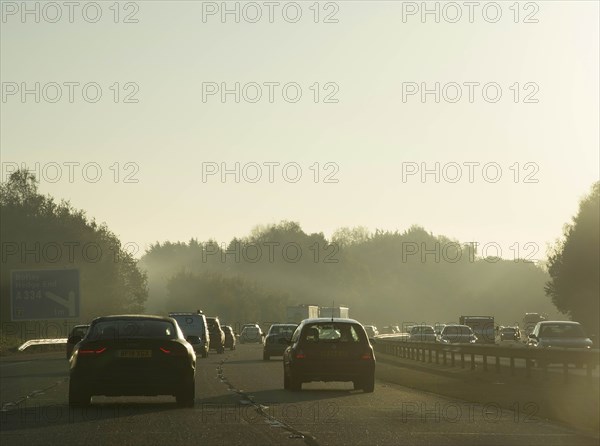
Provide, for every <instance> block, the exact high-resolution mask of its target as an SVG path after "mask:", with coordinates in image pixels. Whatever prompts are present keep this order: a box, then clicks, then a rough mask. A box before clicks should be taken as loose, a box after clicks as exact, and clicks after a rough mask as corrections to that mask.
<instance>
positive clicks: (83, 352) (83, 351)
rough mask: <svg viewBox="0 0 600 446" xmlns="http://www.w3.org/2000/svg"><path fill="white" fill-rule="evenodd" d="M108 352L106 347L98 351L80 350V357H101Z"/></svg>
mask: <svg viewBox="0 0 600 446" xmlns="http://www.w3.org/2000/svg"><path fill="white" fill-rule="evenodd" d="M105 351H106V347H100V348H98V349H96V350H89V349H88V350H79V354H80V355H99V354H101V353H104V352H105Z"/></svg>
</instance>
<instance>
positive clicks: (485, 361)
mask: <svg viewBox="0 0 600 446" xmlns="http://www.w3.org/2000/svg"><path fill="white" fill-rule="evenodd" d="M483 371H484V372H487V355H483Z"/></svg>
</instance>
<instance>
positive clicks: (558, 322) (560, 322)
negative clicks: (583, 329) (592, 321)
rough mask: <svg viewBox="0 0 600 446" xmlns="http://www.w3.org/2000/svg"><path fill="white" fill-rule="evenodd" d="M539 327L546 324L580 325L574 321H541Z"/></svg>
mask: <svg viewBox="0 0 600 446" xmlns="http://www.w3.org/2000/svg"><path fill="white" fill-rule="evenodd" d="M538 324H540V325H548V324H565V325H581V324H580V323H579V322H575V321H541V322H538Z"/></svg>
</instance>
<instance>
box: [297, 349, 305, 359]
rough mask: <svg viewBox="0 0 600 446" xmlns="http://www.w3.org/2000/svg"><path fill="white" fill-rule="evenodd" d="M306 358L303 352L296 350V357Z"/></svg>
mask: <svg viewBox="0 0 600 446" xmlns="http://www.w3.org/2000/svg"><path fill="white" fill-rule="evenodd" d="M304 358H306V356H304V352H303V351H302V350H298V352H296V359H304Z"/></svg>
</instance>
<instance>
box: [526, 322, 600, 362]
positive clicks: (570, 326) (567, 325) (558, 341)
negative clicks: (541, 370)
mask: <svg viewBox="0 0 600 446" xmlns="http://www.w3.org/2000/svg"><path fill="white" fill-rule="evenodd" d="M592 344H593V342H592V340H591V339H590V338H588V337H587V336H586V335H585V333H584V331H583V327H582V326H581V324H580V323H579V322H570V321H543V322H538V323H537V324H536V325H535V327H534V329H533V331H532V332H531V334H530V335H529V337H528V339H527V346H528V347H534V348H567V349H577V350H588V349H591V348H592ZM536 363H537V366H538V367H544V366H546V365H547V364H550V362H547V361H542V360H538V361H536ZM576 365H577V367H581V366H582V364H576Z"/></svg>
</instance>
